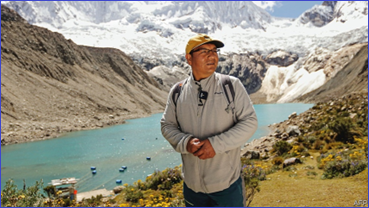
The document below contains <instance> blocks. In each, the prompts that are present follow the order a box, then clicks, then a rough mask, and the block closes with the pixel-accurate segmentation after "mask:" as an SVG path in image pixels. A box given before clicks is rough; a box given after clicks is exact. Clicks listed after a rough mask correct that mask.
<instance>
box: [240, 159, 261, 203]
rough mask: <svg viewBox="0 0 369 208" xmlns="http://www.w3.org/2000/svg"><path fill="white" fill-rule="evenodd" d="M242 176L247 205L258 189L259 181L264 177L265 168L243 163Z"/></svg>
mask: <svg viewBox="0 0 369 208" xmlns="http://www.w3.org/2000/svg"><path fill="white" fill-rule="evenodd" d="M242 177H243V179H244V182H245V191H246V206H247V207H248V206H249V205H250V203H251V202H252V200H253V199H254V196H255V194H256V193H257V192H259V191H260V187H259V181H260V180H265V179H266V173H265V170H263V169H262V168H261V167H259V166H255V165H253V164H252V165H244V166H243V168H242Z"/></svg>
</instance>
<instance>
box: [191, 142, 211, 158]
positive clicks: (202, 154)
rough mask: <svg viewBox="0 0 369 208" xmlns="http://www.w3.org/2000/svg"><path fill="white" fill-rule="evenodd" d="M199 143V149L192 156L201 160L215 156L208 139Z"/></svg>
mask: <svg viewBox="0 0 369 208" xmlns="http://www.w3.org/2000/svg"><path fill="white" fill-rule="evenodd" d="M201 143H202V145H201V147H200V148H199V149H198V150H197V151H196V152H195V153H194V154H193V155H194V156H196V157H199V158H200V159H202V160H205V159H209V158H213V157H214V156H215V151H214V148H213V146H212V145H211V143H210V141H209V139H205V140H203V141H201ZM187 147H188V146H187Z"/></svg>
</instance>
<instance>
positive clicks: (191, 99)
mask: <svg viewBox="0 0 369 208" xmlns="http://www.w3.org/2000/svg"><path fill="white" fill-rule="evenodd" d="M230 78H231V82H232V84H233V88H234V91H235V102H234V103H235V116H236V119H237V123H235V122H234V120H233V118H232V111H226V110H225V109H226V108H227V100H226V98H225V94H224V93H223V88H222V84H221V82H220V74H218V73H214V74H212V75H211V76H210V77H208V78H206V79H203V80H201V81H195V80H194V78H193V76H192V75H191V76H190V77H189V78H187V79H186V81H185V83H184V84H183V86H182V91H181V94H180V96H179V98H178V100H177V107H175V105H174V103H173V101H172V93H173V89H174V88H172V89H171V91H170V93H169V97H168V101H167V106H166V108H165V111H164V114H163V117H162V119H161V121H160V123H161V132H162V134H163V136H164V137H165V138H166V139H167V140H168V142H169V143H170V144H171V145H172V146H173V148H174V149H175V150H176V151H177V152H179V153H181V156H182V162H183V167H182V173H183V177H184V180H185V182H186V185H187V186H188V187H189V188H191V189H192V190H193V191H195V192H203V193H214V192H218V191H221V190H224V189H226V188H228V187H229V186H230V185H231V184H232V183H233V182H235V181H236V180H237V179H238V178H239V177H240V172H241V162H240V150H241V146H242V145H244V144H245V143H246V142H247V141H248V139H250V138H251V136H252V135H253V134H254V133H255V131H256V129H257V118H256V114H255V110H254V107H253V105H252V102H251V100H250V98H249V96H248V94H247V92H246V90H245V88H244V86H243V85H242V83H241V82H240V80H239V79H237V78H235V77H230ZM196 83H197V84H200V85H201V87H202V90H203V91H206V92H208V97H207V100H202V101H203V103H204V105H203V106H198V102H199V98H198V88H199V86H198V85H197V84H196ZM229 96H230V95H229ZM176 118H177V119H178V124H179V126H180V127H179V126H178V124H177V119H176ZM191 137H196V138H199V139H200V140H203V139H207V138H208V139H209V141H210V143H211V145H212V146H213V148H214V150H215V153H216V154H215V156H214V157H213V158H210V159H205V160H201V159H199V158H198V157H196V156H193V155H192V154H191V153H189V152H187V150H186V146H187V142H188V140H189V139H190V138H191Z"/></svg>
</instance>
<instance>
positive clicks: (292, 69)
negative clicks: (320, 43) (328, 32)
mask: <svg viewBox="0 0 369 208" xmlns="http://www.w3.org/2000/svg"><path fill="white" fill-rule="evenodd" d="M367 47H368V44H367V43H357V44H352V45H349V46H346V47H343V48H341V49H339V50H336V51H331V50H328V49H325V48H317V49H316V50H315V51H314V53H312V54H311V55H309V56H307V57H301V58H299V59H297V60H296V58H295V55H294V54H290V55H289V56H287V58H286V57H285V56H286V53H278V54H279V55H278V56H276V55H272V54H271V55H268V56H267V57H266V58H265V61H266V62H267V63H268V64H270V65H272V66H274V67H273V68H271V67H267V70H266V73H265V74H266V75H265V76H261V79H262V83H261V87H260V90H258V91H257V92H256V93H254V94H251V99H252V100H253V102H254V103H273V102H282V103H283V102H307V103H309V102H310V103H315V102H318V101H321V100H322V99H324V98H328V97H327V95H331V97H330V98H332V97H335V96H337V93H338V95H344V94H349V93H354V92H367V91H368V76H367V73H368V72H367V71H368V65H367V62H368V53H367ZM268 57H269V59H268ZM270 57H275V59H274V60H279V61H278V62H274V61H273V62H271V61H270ZM283 57H285V58H283ZM268 60H269V61H268ZM283 60H287V61H283ZM294 60H296V61H294ZM291 64H292V65H291ZM317 74H318V75H317ZM265 77H267V78H265ZM301 77H305V78H301ZM264 78H265V79H264ZM319 79H320V80H319ZM317 80H318V81H319V82H322V84H319V83H316V82H317ZM315 86H317V87H315ZM312 87H315V89H314V88H313V89H312ZM314 90H315V91H314ZM296 92H303V93H302V94H298V93H296ZM318 94H321V96H317V95H318Z"/></svg>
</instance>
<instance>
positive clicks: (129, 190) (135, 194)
mask: <svg viewBox="0 0 369 208" xmlns="http://www.w3.org/2000/svg"><path fill="white" fill-rule="evenodd" d="M123 193H124V195H125V199H126V201H128V202H133V203H137V202H138V201H139V200H140V199H142V198H143V193H142V191H141V190H140V189H138V188H137V187H135V186H132V185H130V186H128V187H126V188H125V189H123Z"/></svg>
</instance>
